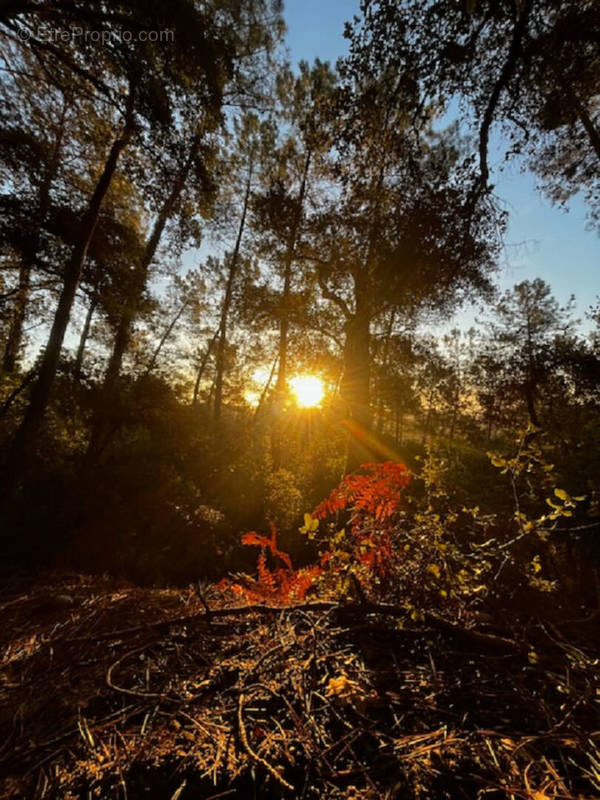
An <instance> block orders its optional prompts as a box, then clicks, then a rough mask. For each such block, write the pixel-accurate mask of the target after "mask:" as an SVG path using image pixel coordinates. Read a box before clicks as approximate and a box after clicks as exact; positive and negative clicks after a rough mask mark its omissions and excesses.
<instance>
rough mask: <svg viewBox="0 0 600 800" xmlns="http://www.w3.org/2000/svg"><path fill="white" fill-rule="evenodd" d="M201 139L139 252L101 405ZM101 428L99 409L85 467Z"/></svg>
mask: <svg viewBox="0 0 600 800" xmlns="http://www.w3.org/2000/svg"><path fill="white" fill-rule="evenodd" d="M200 142H201V135H200V133H199V132H198V133H196V135H195V136H194V139H193V141H192V145H191V148H190V152H189V154H188V157H187V159H186V161H185V163H184V164H183V166H182V168H181V170H180V171H179V173H178V174H177V177H176V178H175V181H174V183H173V186H172V187H171V191H170V192H169V194H168V196H167V198H166V200H165V202H164V204H163V206H162V208H161V210H160V212H159V214H158V216H157V218H156V220H155V223H154V227H153V228H152V233H151V234H150V238H149V239H148V241H147V242H146V246H145V248H144V252H143V254H142V257H141V259H140V262H139V264H137V265H136V275H135V277H134V279H133V280H132V284H131V287H130V290H129V292H128V293H127V296H126V297H125V299H124V304H123V310H122V313H121V318H120V320H119V324H118V326H117V332H116V334H115V339H114V342H113V349H112V352H111V355H110V359H109V362H108V367H107V368H106V372H105V374H104V381H103V384H102V395H103V398H104V401H103V403H102V404H101V405H103V406H106V405H109V404H110V403H111V400H112V399H113V396H114V394H115V392H116V389H117V383H118V380H119V375H120V373H121V367H122V364H123V358H124V356H125V352H126V350H127V347H128V345H129V339H130V335H131V326H132V324H133V321H134V319H135V317H136V315H137V312H138V309H139V305H140V301H141V297H142V294H143V291H144V287H145V286H146V280H147V278H148V270H149V268H150V264H151V263H152V260H153V259H154V256H155V254H156V250H157V248H158V245H159V243H160V239H161V237H162V234H163V231H164V229H165V225H166V224H167V222H168V220H169V218H170V216H171V214H172V213H173V211H174V208H175V204H176V203H177V200H178V199H179V196H180V194H181V192H182V191H183V189H184V186H185V183H186V180H187V177H188V175H189V172H190V170H191V168H192V165H193V163H194V160H195V158H196V156H197V154H198V150H199V148H200ZM104 429H105V420H104V419H103V416H102V411H100V412H99V413H98V415H97V416H96V417H95V419H94V421H93V422H92V432H91V435H90V441H89V443H88V448H87V452H86V456H85V458H86V462H87V463H88V466H89V465H91V464H93V463H94V461H95V460H96V458H97V457H98V455H99V454H100V448H101V447H102V448H103V447H104V446H105V445H101V443H102V441H104V440H105V439H106V435H105V430H104Z"/></svg>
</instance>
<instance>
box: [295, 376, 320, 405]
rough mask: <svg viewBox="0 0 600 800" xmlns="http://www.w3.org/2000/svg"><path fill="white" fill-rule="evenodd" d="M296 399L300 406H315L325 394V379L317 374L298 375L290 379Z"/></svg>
mask: <svg viewBox="0 0 600 800" xmlns="http://www.w3.org/2000/svg"><path fill="white" fill-rule="evenodd" d="M288 383H289V385H290V388H291V390H292V394H293V396H294V400H295V401H296V404H297V405H298V406H299V407H300V408H315V407H316V406H318V405H320V404H321V401H322V400H323V396H324V395H325V387H324V385H323V381H322V380H321V379H320V378H318V377H317V376H316V375H296V376H295V377H293V378H290V380H289V381H288Z"/></svg>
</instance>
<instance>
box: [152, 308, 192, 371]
mask: <svg viewBox="0 0 600 800" xmlns="http://www.w3.org/2000/svg"><path fill="white" fill-rule="evenodd" d="M187 304H188V301H187V300H186V301H185V303H183V305H182V306H181V308H180V309H179V311H178V312H177V314H175V316H174V317H173V319H172V320H171V322H170V323H169V324H168V325H167V328H166V330H165V332H164V333H163V335H162V336H161V337H160V341H159V343H158V344H157V345H156V349H155V350H154V352H153V353H152V358H151V359H150V361H149V362H148V366H147V367H146V369H145V371H144V375H149V374H150V373H151V372H152V370H153V369H154V367H155V366H156V362H157V360H158V357H159V355H160V351H161V350H162V349H163V347H164V345H165V342H166V341H167V339H168V338H169V336H170V335H171V334H172V333H173V328H174V327H175V325H177V323H178V322H179V318H180V317H181V315H182V314H183V312H184V311H185V309H186V307H187Z"/></svg>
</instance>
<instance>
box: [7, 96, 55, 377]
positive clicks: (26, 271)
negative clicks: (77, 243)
mask: <svg viewBox="0 0 600 800" xmlns="http://www.w3.org/2000/svg"><path fill="white" fill-rule="evenodd" d="M67 107H68V104H67V102H66V101H65V103H64V104H63V107H62V111H61V116H60V120H59V123H58V129H57V131H56V139H55V141H54V147H53V149H52V158H51V159H50V163H49V164H48V166H47V169H46V173H45V175H44V179H43V180H42V182H41V184H40V188H39V194H38V203H37V213H36V219H35V224H36V228H37V229H36V231H35V233H34V236H33V241H32V242H31V245H30V247H29V248H28V252H27V253H24V254H23V260H22V262H21V266H20V269H19V291H18V293H17V298H16V302H15V307H14V310H13V315H12V319H11V321H10V326H9V331H8V338H7V341H6V347H5V350H4V357H3V360H2V368H3V369H4V371H5V372H14V369H15V366H16V364H17V359H18V357H19V350H20V349H21V342H22V340H23V324H24V322H25V314H26V312H27V305H28V303H29V288H30V284H31V271H32V269H33V265H34V263H35V257H36V255H37V252H38V249H39V245H40V228H41V227H42V225H43V224H44V220H45V219H46V215H47V213H48V206H49V204H50V187H51V186H52V181H53V180H54V178H55V176H56V172H57V170H58V163H59V159H60V148H61V145H62V139H63V134H64V124H65V117H66V113H67Z"/></svg>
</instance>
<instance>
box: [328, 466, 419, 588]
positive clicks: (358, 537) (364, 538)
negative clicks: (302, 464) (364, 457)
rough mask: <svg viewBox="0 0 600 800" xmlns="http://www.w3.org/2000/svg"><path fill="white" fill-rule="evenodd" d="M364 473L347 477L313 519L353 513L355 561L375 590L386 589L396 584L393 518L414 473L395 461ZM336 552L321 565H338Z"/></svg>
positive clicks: (365, 468) (351, 542) (351, 543)
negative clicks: (394, 580)
mask: <svg viewBox="0 0 600 800" xmlns="http://www.w3.org/2000/svg"><path fill="white" fill-rule="evenodd" d="M360 469H361V472H356V473H352V474H351V475H346V477H345V478H344V479H343V481H342V482H341V483H340V485H339V486H338V487H337V488H336V489H334V490H333V492H332V493H331V494H330V495H329V497H328V498H327V499H326V500H324V501H323V502H322V503H320V504H319V505H318V506H317V508H316V509H315V511H314V514H313V516H315V517H318V518H320V519H323V518H325V517H328V516H333V515H335V514H338V513H339V512H340V511H347V512H349V513H350V519H349V526H348V543H349V546H350V554H351V556H352V561H353V562H354V563H356V564H359V565H361V566H362V567H364V568H365V572H366V576H367V581H368V583H369V584H370V585H371V588H374V586H375V585H376V586H378V587H379V589H385V588H386V586H387V585H388V584H389V582H390V581H392V580H393V571H394V548H393V546H392V540H391V537H390V534H391V531H392V524H391V523H392V520H393V517H394V516H395V515H396V514H397V513H398V510H399V508H400V502H401V499H402V491H403V489H405V488H406V486H408V484H409V482H410V473H409V472H408V470H407V469H406V467H405V466H404V464H399V463H396V462H393V461H386V462H385V463H383V464H363V465H362V466H361V468H360ZM335 555H336V553H335V551H333V552H332V551H327V552H325V553H324V554H323V556H322V557H321V565H322V566H324V565H325V564H328V565H330V568H332V565H333V563H334V562H335V560H336V559H335Z"/></svg>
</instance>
